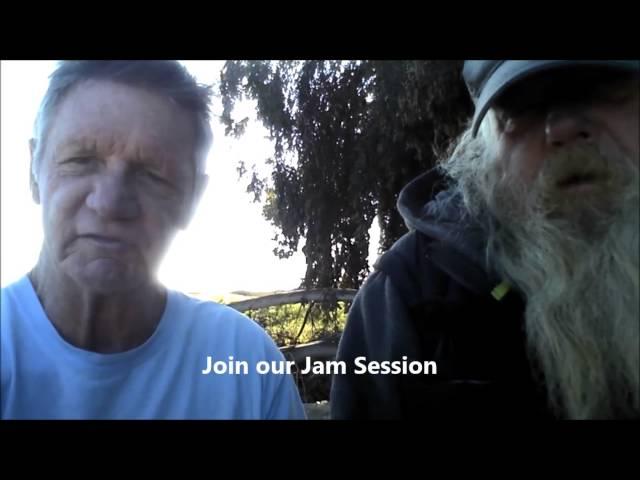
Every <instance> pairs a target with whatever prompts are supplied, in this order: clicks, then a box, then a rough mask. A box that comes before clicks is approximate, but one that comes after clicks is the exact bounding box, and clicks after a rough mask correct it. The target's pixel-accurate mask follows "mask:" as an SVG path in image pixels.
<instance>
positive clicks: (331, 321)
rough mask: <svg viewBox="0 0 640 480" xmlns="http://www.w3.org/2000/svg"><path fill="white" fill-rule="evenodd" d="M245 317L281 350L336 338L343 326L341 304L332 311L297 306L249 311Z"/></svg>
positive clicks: (343, 308) (343, 306)
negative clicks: (268, 336) (252, 321)
mask: <svg viewBox="0 0 640 480" xmlns="http://www.w3.org/2000/svg"><path fill="white" fill-rule="evenodd" d="M309 309H310V311H309ZM307 311H309V315H307ZM245 313H246V314H247V315H248V316H249V317H250V318H252V319H254V320H256V321H257V322H258V323H259V324H260V325H262V327H263V328H264V329H265V330H266V331H267V333H268V334H269V335H270V336H271V338H273V340H274V341H275V342H276V344H277V345H278V346H281V347H283V346H288V345H293V344H300V343H308V342H313V341H315V340H322V339H325V338H328V337H332V336H334V335H339V334H340V333H341V332H342V331H343V330H344V325H345V322H346V305H345V304H344V302H338V304H337V305H336V306H335V307H333V308H327V307H323V306H321V305H317V304H314V305H310V304H301V303H297V304H289V305H281V306H277V307H268V308H260V309H256V310H249V311H247V312H245ZM305 316H307V319H306V323H305ZM303 325H304V328H303Z"/></svg>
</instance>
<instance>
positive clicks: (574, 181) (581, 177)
mask: <svg viewBox="0 0 640 480" xmlns="http://www.w3.org/2000/svg"><path fill="white" fill-rule="evenodd" d="M608 179H609V177H608V175H604V174H602V173H595V172H587V173H573V174H571V175H568V176H566V177H564V178H563V179H562V180H560V181H558V182H557V183H556V186H557V187H558V189H560V190H565V191H573V190H583V189H589V188H592V187H595V186H597V185H599V184H603V183H605V182H606V181H607V180H608Z"/></svg>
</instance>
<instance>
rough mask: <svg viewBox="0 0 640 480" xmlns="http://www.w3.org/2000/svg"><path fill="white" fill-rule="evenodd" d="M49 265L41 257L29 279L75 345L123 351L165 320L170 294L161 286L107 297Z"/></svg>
mask: <svg viewBox="0 0 640 480" xmlns="http://www.w3.org/2000/svg"><path fill="white" fill-rule="evenodd" d="M43 263H44V262H42V257H41V259H40V261H39V262H38V265H36V267H35V268H34V269H33V270H32V271H31V272H30V273H29V279H30V280H31V283H32V284H33V286H34V289H35V291H36V294H37V295H38V298H39V300H40V303H41V304H42V307H43V309H44V311H45V312H46V314H47V317H48V318H49V320H50V321H51V323H52V324H53V326H54V327H55V328H56V330H57V331H58V333H59V334H60V335H61V336H62V337H63V338H64V339H65V340H66V341H67V342H69V343H70V344H72V345H74V346H76V347H78V348H81V349H83V350H89V351H94V352H99V353H116V352H123V351H126V350H130V349H132V348H135V347H137V346H139V345H141V344H142V343H144V342H145V341H146V340H147V339H148V338H149V337H151V335H152V334H153V332H154V331H155V329H156V327H157V325H158V323H159V322H160V319H161V317H162V314H163V312H164V308H165V304H166V296H167V295H166V290H165V289H164V288H163V287H162V286H161V285H157V284H152V283H148V284H145V285H141V286H140V287H138V288H136V289H135V290H131V291H127V292H124V293H116V294H108V295H105V294H100V293H96V292H92V291H87V290H86V289H83V288H82V286H81V285H78V284H77V283H76V282H74V281H73V280H72V279H71V278H70V277H68V276H66V275H64V274H63V273H61V272H58V271H56V270H55V269H53V268H46V266H45V265H43ZM45 271H46V273H45Z"/></svg>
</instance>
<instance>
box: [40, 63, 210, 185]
mask: <svg viewBox="0 0 640 480" xmlns="http://www.w3.org/2000/svg"><path fill="white" fill-rule="evenodd" d="M49 79H50V80H49V87H48V89H47V92H46V93H45V96H44V98H43V99H42V102H41V104H40V109H39V111H38V115H37V117H36V121H35V124H34V139H33V140H34V152H33V157H34V161H33V164H32V173H33V176H34V177H36V178H37V169H38V165H39V163H40V157H41V155H42V151H43V147H44V145H45V142H46V136H47V133H48V132H49V128H50V125H51V122H52V120H53V118H54V115H55V110H56V107H57V106H58V105H59V104H60V102H61V101H62V99H63V98H64V97H65V95H66V94H67V93H68V92H69V91H70V90H71V89H72V88H73V87H74V86H76V85H78V84H79V83H81V82H83V81H86V80H96V79H98V80H112V81H116V82H120V83H124V84H126V85H131V86H138V87H144V88H147V89H150V90H153V91H154V92H156V93H158V94H160V95H162V96H165V97H167V98H169V99H171V100H172V101H173V102H175V103H176V104H177V105H179V106H181V107H182V108H184V109H185V110H186V111H187V112H189V113H191V114H192V115H193V117H194V120H195V125H196V146H195V155H194V157H195V158H194V159H193V160H194V165H195V171H196V173H203V172H204V169H205V161H206V158H207V155H208V152H209V149H210V148H211V143H212V140H213V133H212V131H211V126H210V124H209V120H210V116H211V114H210V105H211V87H209V86H207V85H203V84H199V83H198V82H197V81H196V79H195V78H194V77H193V76H192V75H191V74H190V73H189V72H188V71H187V69H186V68H185V67H184V66H182V65H180V63H178V62H177V61H174V60H144V61H140V60H137V61H136V60H114V61H112V60H109V61H106V60H74V61H62V62H60V63H59V64H58V67H57V68H56V70H55V71H54V72H53V73H52V74H51V76H50V77H49Z"/></svg>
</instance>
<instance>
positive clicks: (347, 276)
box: [220, 60, 471, 288]
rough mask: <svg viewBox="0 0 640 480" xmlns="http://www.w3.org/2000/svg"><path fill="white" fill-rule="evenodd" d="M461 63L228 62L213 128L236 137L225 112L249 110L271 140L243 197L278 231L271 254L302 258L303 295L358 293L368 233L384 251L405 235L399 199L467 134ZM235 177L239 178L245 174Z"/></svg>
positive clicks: (238, 124) (237, 126) (235, 124)
mask: <svg viewBox="0 0 640 480" xmlns="http://www.w3.org/2000/svg"><path fill="white" fill-rule="evenodd" d="M461 65H462V62H460V61H386V62H385V61H319V60H314V61H277V62H269V61H230V62H227V63H226V64H225V67H224V69H223V71H222V74H221V83H220V93H221V96H222V102H223V108H224V111H223V115H222V121H223V122H224V124H225V126H226V128H225V131H226V134H227V135H234V136H236V137H238V136H240V135H242V133H243V131H244V128H245V126H246V119H242V120H240V121H236V120H234V119H233V117H232V113H233V107H234V103H235V102H236V101H238V100H239V99H242V98H245V97H246V98H251V99H254V100H255V101H256V105H257V117H258V119H259V120H260V121H262V123H263V124H264V125H265V126H266V127H267V128H268V130H269V132H270V135H271V138H272V139H273V141H274V152H273V157H272V158H271V159H270V160H269V163H270V165H272V174H271V178H270V179H261V178H259V177H258V176H257V175H256V174H255V172H253V175H252V177H251V181H250V184H249V186H248V190H249V191H250V192H253V193H254V195H255V197H254V198H255V200H256V201H260V202H263V213H264V216H265V217H266V218H267V219H268V220H270V221H271V222H272V224H273V225H275V226H276V227H277V231H278V233H277V235H276V237H275V238H274V240H275V241H276V242H277V247H276V248H275V249H274V254H275V255H277V256H278V257H280V258H286V257H288V256H290V255H292V254H293V253H294V252H295V251H297V249H298V248H299V243H300V240H301V239H304V241H305V245H304V247H303V248H302V251H303V253H304V254H305V257H306V260H307V271H306V274H305V280H304V282H303V285H301V286H302V287H304V288H312V287H334V288H335V287H338V288H358V287H359V286H360V285H361V283H362V281H363V280H364V278H365V277H366V275H367V274H368V261H367V260H368V249H369V233H368V232H369V228H370V226H371V223H372V221H373V220H374V218H375V217H376V216H377V217H378V220H379V222H380V227H381V235H382V238H381V250H382V251H384V250H386V249H387V248H388V247H389V246H391V244H392V243H393V242H394V241H395V240H397V239H398V238H399V237H400V236H401V235H402V234H403V233H404V232H405V231H406V228H405V225H404V222H403V221H402V218H401V217H400V216H399V214H398V212H397V211H396V208H395V207H396V201H397V196H398V193H399V191H400V189H401V188H402V187H403V186H404V185H405V184H406V183H407V182H408V181H409V180H411V179H412V178H414V177H416V176H417V175H418V174H419V173H421V172H423V171H425V170H427V169H429V168H431V167H432V166H433V165H434V163H435V160H436V157H437V153H438V152H440V151H442V150H443V149H444V148H445V147H446V146H447V144H448V143H449V142H450V141H451V139H453V138H454V137H455V136H457V135H458V134H459V133H460V132H461V131H462V129H463V127H464V126H465V124H466V122H467V120H468V118H469V116H470V113H471V102H470V100H469V97H468V94H467V92H466V89H465V87H464V84H463V82H462V80H461V77H460V70H461ZM239 173H240V174H241V175H242V174H243V173H246V169H245V167H244V165H241V166H240V167H239Z"/></svg>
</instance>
